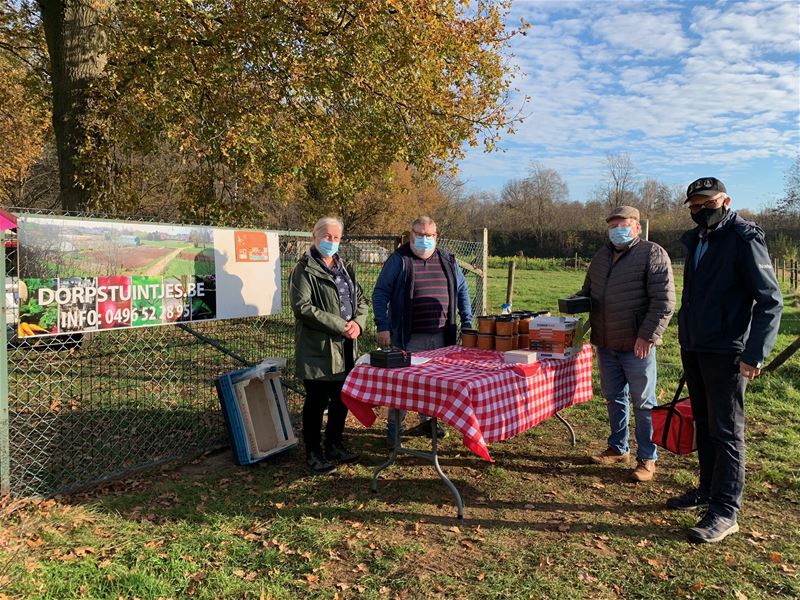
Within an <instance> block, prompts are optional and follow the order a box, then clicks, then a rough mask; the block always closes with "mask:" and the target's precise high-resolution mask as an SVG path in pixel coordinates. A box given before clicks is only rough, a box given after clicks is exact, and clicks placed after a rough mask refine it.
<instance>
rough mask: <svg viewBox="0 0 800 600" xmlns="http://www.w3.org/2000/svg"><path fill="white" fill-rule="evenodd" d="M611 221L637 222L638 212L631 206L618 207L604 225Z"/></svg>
mask: <svg viewBox="0 0 800 600" xmlns="http://www.w3.org/2000/svg"><path fill="white" fill-rule="evenodd" d="M611 219H636V220H637V221H638V220H639V210H638V209H636V208H634V207H632V206H618V207H617V208H615V209H614V212H612V213H611V214H610V215H608V217H607V218H606V223H608V222H609V221H610V220H611Z"/></svg>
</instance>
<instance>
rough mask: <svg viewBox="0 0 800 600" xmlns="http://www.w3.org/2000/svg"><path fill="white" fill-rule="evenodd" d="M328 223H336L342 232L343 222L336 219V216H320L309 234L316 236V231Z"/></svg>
mask: <svg viewBox="0 0 800 600" xmlns="http://www.w3.org/2000/svg"><path fill="white" fill-rule="evenodd" d="M328 225H336V226H337V227H338V228H339V230H340V231H341V232H342V233H344V223H342V221H341V219H338V218H337V217H322V218H321V219H320V220H319V221H317V224H316V225H314V229H312V230H311V234H312V235H313V236H314V237H316V236H317V232H319V231H322V230H323V229H325V228H326V227H327V226H328Z"/></svg>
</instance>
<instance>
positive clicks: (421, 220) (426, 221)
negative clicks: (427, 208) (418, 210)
mask: <svg viewBox="0 0 800 600" xmlns="http://www.w3.org/2000/svg"><path fill="white" fill-rule="evenodd" d="M417 225H433V226H434V227H436V221H434V220H433V219H431V218H430V217H428V216H424V215H423V216H421V217H417V218H416V219H414V220H413V221H412V222H411V231H414V227H416V226H417ZM437 229H438V227H437Z"/></svg>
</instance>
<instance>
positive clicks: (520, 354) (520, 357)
mask: <svg viewBox="0 0 800 600" xmlns="http://www.w3.org/2000/svg"><path fill="white" fill-rule="evenodd" d="M503 360H504V361H506V362H507V363H513V364H518V365H531V364H533V363H535V362H536V360H537V355H536V352H531V351H530V350H509V351H508V352H503Z"/></svg>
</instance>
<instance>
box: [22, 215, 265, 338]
mask: <svg viewBox="0 0 800 600" xmlns="http://www.w3.org/2000/svg"><path fill="white" fill-rule="evenodd" d="M17 231H18V256H19V280H18V286H19V306H20V309H19V320H20V323H19V324H20V328H19V330H20V331H21V332H23V337H25V336H29V335H54V334H61V333H75V332H81V331H103V330H108V329H116V328H126V327H142V326H152V325H162V324H168V323H176V322H191V321H206V320H213V319H229V318H238V317H248V316H265V315H270V314H275V313H277V312H279V311H280V262H279V260H280V259H279V249H278V235H277V234H276V233H271V232H267V231H250V230H234V229H225V228H217V227H202V226H176V225H165V224H155V223H130V222H120V221H106V220H86V219H77V218H69V217H44V216H34V215H26V216H24V217H20V218H19V219H18V222H17ZM218 286H219V289H223V290H224V291H223V293H222V294H218ZM23 324H24V327H23V326H22V325H23Z"/></svg>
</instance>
